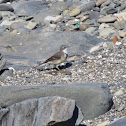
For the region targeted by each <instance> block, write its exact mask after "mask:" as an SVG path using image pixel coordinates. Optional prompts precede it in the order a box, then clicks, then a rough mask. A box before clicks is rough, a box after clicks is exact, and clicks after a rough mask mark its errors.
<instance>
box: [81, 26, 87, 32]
mask: <svg viewBox="0 0 126 126" xmlns="http://www.w3.org/2000/svg"><path fill="white" fill-rule="evenodd" d="M79 29H80V30H81V31H85V30H86V29H87V25H80V27H79Z"/></svg>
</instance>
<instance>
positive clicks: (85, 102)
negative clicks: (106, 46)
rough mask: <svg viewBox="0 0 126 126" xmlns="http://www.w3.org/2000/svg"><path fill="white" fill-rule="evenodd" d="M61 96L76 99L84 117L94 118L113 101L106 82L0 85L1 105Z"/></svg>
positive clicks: (104, 110)
mask: <svg viewBox="0 0 126 126" xmlns="http://www.w3.org/2000/svg"><path fill="white" fill-rule="evenodd" d="M47 96H61V97H65V98H69V99H73V100H75V101H76V104H77V106H78V107H80V108H81V109H82V112H83V113H84V119H92V118H95V117H98V116H99V115H102V114H104V113H105V112H107V111H108V110H109V109H110V108H111V106H112V104H113V102H112V96H111V94H110V92H109V87H108V85H107V84H104V83H82V84H79V83H78V84H70V85H42V86H5V87H0V107H8V106H10V105H12V104H15V103H18V102H21V101H24V100H26V99H31V98H40V97H47Z"/></svg>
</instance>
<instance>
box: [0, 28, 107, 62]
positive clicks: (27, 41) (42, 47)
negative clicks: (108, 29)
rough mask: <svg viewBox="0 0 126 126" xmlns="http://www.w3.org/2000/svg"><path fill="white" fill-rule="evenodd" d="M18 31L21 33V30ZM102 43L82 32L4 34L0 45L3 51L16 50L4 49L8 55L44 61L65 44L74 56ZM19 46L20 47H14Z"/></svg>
mask: <svg viewBox="0 0 126 126" xmlns="http://www.w3.org/2000/svg"><path fill="white" fill-rule="evenodd" d="M17 30H18V32H20V29H17ZM8 38H9V39H8ZM66 38H67V39H66ZM101 42H104V40H102V39H99V38H96V37H95V36H93V37H92V36H90V35H88V34H86V33H84V32H81V31H78V32H74V31H73V32H45V33H43V32H39V33H37V34H34V33H30V34H26V33H23V32H22V34H20V35H13V34H4V35H3V36H1V39H0V45H2V47H1V46H0V47H1V50H2V49H3V46H4V47H6V46H8V45H10V47H12V48H13V49H14V51H9V52H8V51H7V50H5V49H4V54H6V55H12V56H15V55H18V56H20V57H26V58H28V59H33V60H41V61H43V60H45V59H47V58H49V57H50V56H51V55H52V54H54V53H56V52H57V51H58V50H59V47H60V46H61V45H63V44H66V45H69V46H70V48H69V50H68V54H69V56H74V55H82V54H84V53H87V52H88V50H89V49H90V48H91V47H93V46H95V45H97V44H100V43H101ZM20 43H21V44H20ZM19 44H20V46H14V45H19ZM47 45H50V46H47ZM52 47H53V48H52ZM45 53H46V55H45ZM7 60H9V59H7Z"/></svg>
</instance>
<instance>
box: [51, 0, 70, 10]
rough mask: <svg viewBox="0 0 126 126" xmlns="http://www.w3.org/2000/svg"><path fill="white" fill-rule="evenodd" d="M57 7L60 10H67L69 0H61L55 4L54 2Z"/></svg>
mask: <svg viewBox="0 0 126 126" xmlns="http://www.w3.org/2000/svg"><path fill="white" fill-rule="evenodd" d="M52 7H54V8H55V9H57V10H59V11H64V10H67V9H68V7H69V6H68V4H67V2H64V1H59V2H56V3H55V4H53V6H52Z"/></svg>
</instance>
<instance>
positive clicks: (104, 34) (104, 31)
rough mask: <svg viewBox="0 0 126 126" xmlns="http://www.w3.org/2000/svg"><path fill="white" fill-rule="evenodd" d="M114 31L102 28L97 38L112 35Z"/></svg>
mask: <svg viewBox="0 0 126 126" xmlns="http://www.w3.org/2000/svg"><path fill="white" fill-rule="evenodd" d="M114 32H115V31H114V30H113V29H112V28H104V29H100V30H99V36H102V37H105V38H106V37H108V36H109V34H111V33H114Z"/></svg>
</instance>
